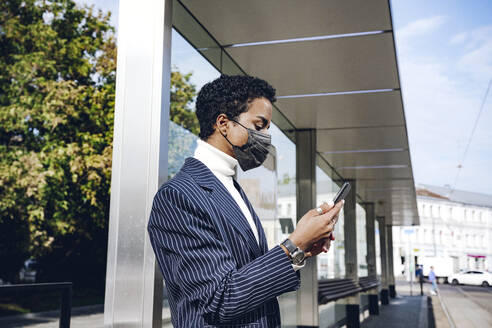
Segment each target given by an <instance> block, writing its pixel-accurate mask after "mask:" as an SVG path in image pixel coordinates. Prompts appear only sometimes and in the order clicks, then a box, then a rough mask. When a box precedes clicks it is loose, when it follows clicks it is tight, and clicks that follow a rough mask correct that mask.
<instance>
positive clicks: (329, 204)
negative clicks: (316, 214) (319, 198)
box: [319, 200, 335, 214]
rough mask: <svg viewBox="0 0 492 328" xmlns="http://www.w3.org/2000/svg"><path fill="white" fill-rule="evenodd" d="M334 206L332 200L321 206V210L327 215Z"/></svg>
mask: <svg viewBox="0 0 492 328" xmlns="http://www.w3.org/2000/svg"><path fill="white" fill-rule="evenodd" d="M334 205H335V204H334V203H333V201H332V200H330V201H328V202H323V204H321V205H320V206H319V207H321V209H322V210H323V214H325V213H326V212H328V211H329V210H331V209H332V208H333V206H334Z"/></svg>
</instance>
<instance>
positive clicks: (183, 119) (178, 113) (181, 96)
mask: <svg viewBox="0 0 492 328" xmlns="http://www.w3.org/2000/svg"><path fill="white" fill-rule="evenodd" d="M190 78H191V73H188V74H186V75H183V74H181V73H180V72H178V71H177V70H176V69H174V70H173V72H172V73H171V109H170V112H169V116H170V119H171V121H173V122H174V123H176V124H178V125H181V126H182V127H183V128H185V129H187V130H188V131H190V132H191V133H193V134H194V135H198V133H200V124H199V123H198V118H197V117H196V115H195V113H194V111H193V109H192V108H191V107H190V104H191V103H192V102H193V101H194V99H195V97H196V88H195V86H194V85H193V84H191V83H190Z"/></svg>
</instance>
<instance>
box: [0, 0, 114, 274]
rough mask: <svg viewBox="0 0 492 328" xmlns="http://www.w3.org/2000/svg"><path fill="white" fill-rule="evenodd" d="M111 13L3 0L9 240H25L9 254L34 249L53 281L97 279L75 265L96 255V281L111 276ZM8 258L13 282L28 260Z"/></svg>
mask: <svg viewBox="0 0 492 328" xmlns="http://www.w3.org/2000/svg"><path fill="white" fill-rule="evenodd" d="M109 15H110V14H103V13H102V12H101V11H99V12H98V13H94V10H93V9H92V8H89V7H84V8H81V7H78V6H76V5H75V3H74V2H73V1H71V0H55V1H34V0H24V1H19V0H9V1H2V2H1V3H0V26H1V30H0V48H1V49H2V51H1V52H0V222H1V225H2V230H1V232H0V239H2V240H4V241H5V243H11V244H16V245H17V246H16V247H14V248H16V251H14V249H12V248H11V249H9V250H5V249H4V248H2V249H1V250H0V261H1V262H2V263H6V260H7V259H8V258H9V257H12V256H15V255H17V256H18V258H19V259H25V258H26V254H30V255H31V256H32V257H35V258H38V259H40V261H39V263H40V268H39V273H40V276H41V279H43V280H57V279H62V278H63V279H65V280H66V279H73V280H79V281H83V280H85V278H84V276H86V277H87V278H89V277H88V276H87V271H86V270H83V271H80V269H81V265H80V264H79V265H76V266H75V267H74V266H72V265H73V264H74V262H77V261H78V260H82V259H83V258H88V257H94V259H95V261H96V262H97V261H99V262H101V263H100V264H99V265H97V264H96V265H95V266H96V267H98V270H96V272H93V273H94V274H96V276H95V277H90V278H91V279H92V280H96V279H100V278H101V276H102V277H103V276H104V271H105V266H104V265H103V266H101V264H105V254H106V235H107V232H106V229H107V219H108V211H109V188H110V177H111V143H112V138H113V110H114V89H115V69H116V67H115V60H116V44H115V38H114V34H113V32H114V30H113V28H112V27H111V26H110V25H109V17H110V16H109ZM4 226H10V227H18V229H14V230H15V231H16V232H17V234H12V233H11V232H10V231H9V230H12V229H5V230H4V229H3V227H4ZM21 227H22V228H21ZM20 232H24V235H23V236H22V238H20V236H19V234H20ZM19 240H28V242H22V243H19ZM101 256H102V258H101ZM96 257H97V258H96ZM99 258H100V260H99ZM7 263H9V265H6V266H5V265H2V266H1V269H0V276H1V277H4V278H7V279H12V278H11V273H8V272H5V271H6V267H9V269H8V270H9V271H12V270H14V269H16V270H18V269H19V263H15V265H11V263H12V262H8V261H7ZM82 264H83V265H87V261H82ZM53 265H56V266H57V267H53ZM77 270H79V271H77ZM52 271H56V276H55V277H54V276H53V275H52V273H53V272H52Z"/></svg>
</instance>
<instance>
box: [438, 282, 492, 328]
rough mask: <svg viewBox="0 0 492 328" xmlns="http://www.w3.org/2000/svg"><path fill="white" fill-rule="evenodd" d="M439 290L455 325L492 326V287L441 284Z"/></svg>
mask: <svg viewBox="0 0 492 328" xmlns="http://www.w3.org/2000/svg"><path fill="white" fill-rule="evenodd" d="M439 292H440V295H441V300H442V302H443V303H444V306H445V308H446V309H447V312H448V314H449V316H450V317H451V320H452V323H454V326H455V327H492V288H491V287H480V286H464V285H459V286H452V285H447V284H441V285H439ZM434 298H436V297H435V296H434ZM436 304H437V303H436Z"/></svg>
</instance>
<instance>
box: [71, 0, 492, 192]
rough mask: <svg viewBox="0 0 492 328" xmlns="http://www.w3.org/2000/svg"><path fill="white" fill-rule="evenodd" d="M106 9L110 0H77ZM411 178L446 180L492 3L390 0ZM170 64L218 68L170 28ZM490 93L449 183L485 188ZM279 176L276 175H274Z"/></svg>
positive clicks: (490, 67)
mask: <svg viewBox="0 0 492 328" xmlns="http://www.w3.org/2000/svg"><path fill="white" fill-rule="evenodd" d="M78 2H80V3H95V4H96V6H97V7H100V8H103V9H104V10H111V11H112V12H113V13H114V14H115V15H114V18H113V20H112V22H113V23H114V24H116V23H117V6H118V2H117V1H116V0H78ZM391 5H392V15H393V23H394V30H395V36H396V47H397V53H398V61H399V69H400V79H401V86H402V93H403V99H404V105H405V116H406V120H407V127H408V133H409V142H410V152H411V156H412V164H413V170H414V177H415V181H416V183H425V184H432V185H437V186H444V185H451V186H452V185H453V184H454V181H455V178H456V174H457V172H458V168H457V167H458V165H459V164H460V163H461V160H462V157H463V152H464V149H465V146H466V144H467V142H468V139H469V137H470V133H471V130H472V127H473V125H474V122H475V119H476V117H477V114H478V111H479V107H480V104H481V102H482V100H483V96H484V94H485V91H486V88H487V85H488V83H489V80H490V79H491V78H492V1H486V0H473V1H464V0H462V1H452V0H446V1H444V0H439V1H436V0H433V1H428V0H412V1H410V0H405V1H403V0H399V1H396V0H395V1H391ZM173 37H174V38H173V64H174V65H176V66H178V67H179V69H180V70H182V71H183V72H189V71H193V73H194V77H193V82H194V83H195V84H196V85H197V86H198V87H201V86H202V85H203V84H204V83H206V82H207V81H210V80H212V79H214V78H215V77H216V76H217V75H218V73H217V72H216V71H215V70H214V69H212V68H211V67H210V66H209V64H208V63H207V62H206V61H205V60H203V59H201V58H200V57H199V55H197V53H196V52H195V51H193V49H191V48H190V47H189V45H187V44H186V42H185V41H184V40H183V39H182V38H180V37H179V36H178V35H177V33H174V34H173ZM491 127H492V92H491V94H489V97H488V100H487V102H486V104H485V107H484V109H483V112H482V115H481V118H480V121H479V123H478V126H477V129H476V131H475V134H474V137H473V139H472V143H471V145H470V148H469V150H468V154H467V156H466V158H465V161H464V162H463V163H462V164H463V168H462V170H461V172H460V176H459V180H458V182H457V184H456V188H457V189H462V190H469V191H475V192H482V193H488V194H492V172H491V169H492V128H491ZM279 175H280V176H281V174H279Z"/></svg>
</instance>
